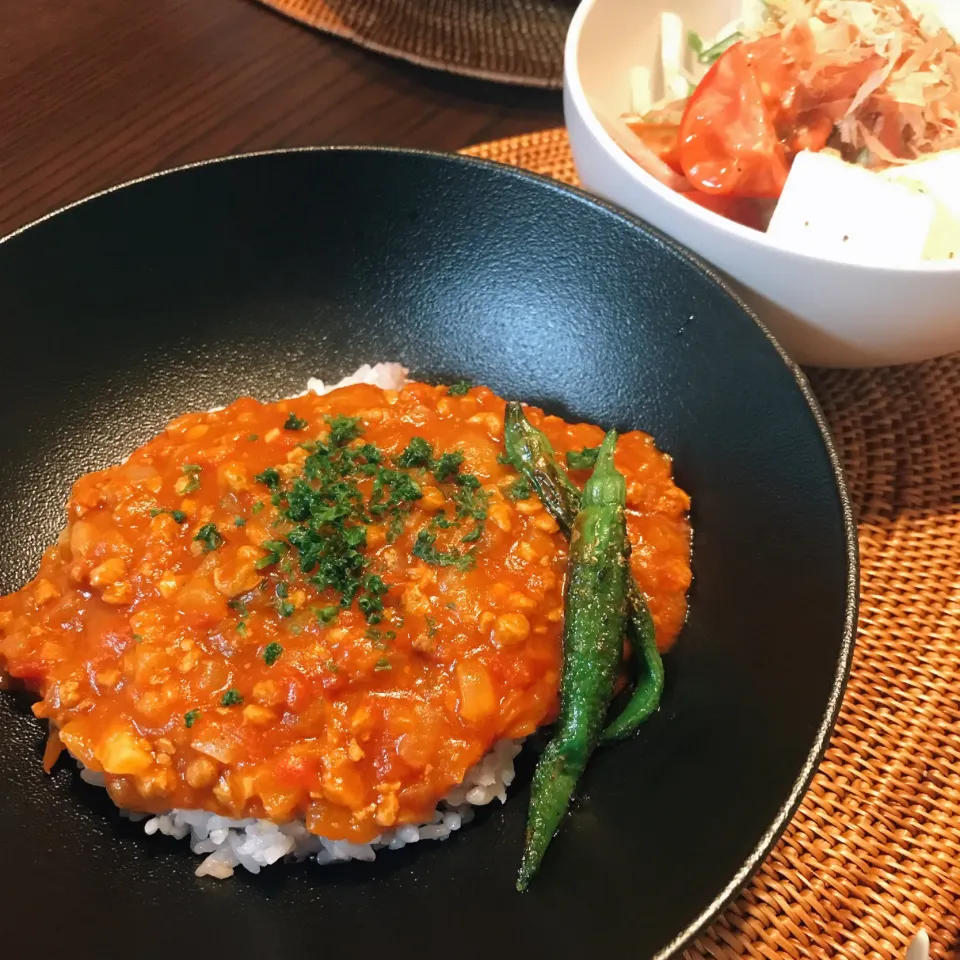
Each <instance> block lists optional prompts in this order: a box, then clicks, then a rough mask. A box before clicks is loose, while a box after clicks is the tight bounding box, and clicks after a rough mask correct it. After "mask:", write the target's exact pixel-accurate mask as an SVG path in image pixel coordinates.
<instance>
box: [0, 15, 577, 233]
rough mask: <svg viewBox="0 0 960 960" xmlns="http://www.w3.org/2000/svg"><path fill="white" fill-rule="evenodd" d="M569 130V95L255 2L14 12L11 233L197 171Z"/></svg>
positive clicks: (2, 122)
mask: <svg viewBox="0 0 960 960" xmlns="http://www.w3.org/2000/svg"><path fill="white" fill-rule="evenodd" d="M561 122H562V113H561V103H560V94H559V93H554V92H544V91H534V90H525V89H522V88H516V87H505V86H498V85H495V84H486V83H481V82H477V81H472V80H466V79H462V78H457V77H452V76H448V75H446V74H441V73H436V72H432V71H428V70H423V69H420V68H418V67H413V66H409V65H407V64H404V63H402V62H399V61H395V60H390V59H388V58H386V57H383V56H379V55H376V54H371V53H367V52H365V51H363V50H360V49H358V48H356V47H354V46H352V45H350V44H348V43H345V42H343V41H340V40H337V39H334V38H331V37H327V36H324V35H322V34H318V33H315V32H313V31H310V30H308V29H306V28H304V27H301V26H299V25H298V24H295V23H293V22H291V21H289V20H286V19H284V18H282V17H280V16H278V15H277V14H275V13H272V12H271V11H269V10H267V9H265V8H263V7H261V6H259V5H258V4H256V3H254V2H253V0H0V236H2V235H3V234H5V233H7V232H9V231H10V230H13V229H15V228H16V227H19V226H22V225H23V224H25V223H28V222H29V221H31V220H33V219H35V218H36V217H39V216H42V215H43V214H45V213H48V212H49V211H51V210H53V209H56V208H57V207H59V206H61V205H62V204H64V203H69V202H71V201H73V200H77V199H79V198H81V197H83V196H85V195H87V194H89V193H91V192H93V191H96V190H101V189H103V188H105V187H108V186H111V185H113V184H116V183H121V182H123V181H125V180H129V179H131V178H133V177H137V176H141V175H143V174H146V173H149V172H151V171H154V170H161V169H164V168H166V167H172V166H176V165H178V164H182V163H188V162H190V161H194V160H201V159H205V158H209V157H215V156H222V155H224V154H231V153H243V152H249V151H252V150H264V149H270V148H274V147H290V146H301V145H308V144H326V143H332V144H392V145H397V146H411V147H422V148H429V149H435V150H457V149H459V148H461V147H465V146H467V145H469V144H471V143H478V142H480V141H483V140H492V139H496V138H498V137H505V136H511V135H513V134H518V133H524V132H528V131H531V130H538V129H543V128H546V127H550V126H556V125H558V124H560V123H561Z"/></svg>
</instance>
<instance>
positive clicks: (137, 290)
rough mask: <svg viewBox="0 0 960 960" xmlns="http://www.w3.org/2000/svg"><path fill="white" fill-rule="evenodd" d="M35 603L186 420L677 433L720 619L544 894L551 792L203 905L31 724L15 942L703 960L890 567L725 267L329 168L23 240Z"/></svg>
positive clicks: (560, 860) (2, 724)
mask: <svg viewBox="0 0 960 960" xmlns="http://www.w3.org/2000/svg"><path fill="white" fill-rule="evenodd" d="M0 291H2V294H0V296H2V310H3V318H4V337H5V340H6V344H5V346H6V358H7V362H6V364H5V371H4V376H3V378H2V379H0V531H2V539H0V571H2V573H0V588H2V590H3V591H4V592H6V591H8V590H11V589H13V588H15V587H18V586H20V585H21V584H22V583H23V582H24V581H25V580H26V579H27V578H28V577H29V576H31V574H32V571H34V570H35V567H36V564H37V562H38V561H39V559H40V554H41V551H42V549H43V547H44V546H45V545H46V544H48V543H50V542H51V541H52V540H53V539H54V537H55V536H56V534H57V531H58V529H59V528H60V526H61V523H62V505H63V503H64V502H65V501H66V497H67V494H68V490H69V486H70V483H71V481H72V480H73V479H74V478H75V477H76V476H78V475H79V474H81V473H83V472H84V471H88V470H91V469H94V468H99V467H103V466H106V465H107V464H110V463H113V462H116V461H117V460H118V459H120V458H122V457H123V456H124V455H125V454H126V453H127V452H128V451H129V450H130V449H131V448H132V447H134V446H135V445H137V444H140V443H142V442H143V441H145V440H147V439H148V438H149V437H150V436H151V435H153V434H154V433H155V432H156V431H158V430H159V429H160V428H161V427H162V425H163V424H164V422H165V421H166V420H167V419H168V418H170V417H172V416H174V415H176V414H178V413H181V412H183V411H186V410H191V409H198V408H208V407H211V406H214V405H217V404H225V403H227V402H229V401H230V400H232V399H234V398H235V397H236V396H238V395H239V394H253V395H255V396H258V397H261V398H264V399H275V398H279V397H281V396H284V395H287V394H290V393H292V392H295V391H298V390H300V389H301V388H302V387H303V385H304V383H305V381H306V380H307V378H308V377H309V376H311V375H322V376H324V377H325V378H327V377H339V376H341V375H343V374H346V373H347V372H349V371H351V370H353V369H354V368H355V367H357V366H358V365H359V364H360V363H363V362H373V361H377V360H380V359H396V360H400V361H402V362H403V363H405V364H406V365H408V366H409V367H410V369H411V371H412V375H413V376H415V377H417V378H419V379H424V380H438V381H444V380H450V379H451V378H460V377H469V378H470V379H472V380H474V381H477V382H480V383H485V384H488V385H490V386H491V387H492V388H493V389H495V390H496V391H497V392H498V393H500V394H502V395H505V396H508V397H517V398H523V399H525V400H529V401H532V402H535V403H538V404H541V405H543V406H544V407H546V408H548V409H549V410H552V411H555V412H558V413H565V414H569V415H571V416H573V417H575V418H577V419H581V420H590V421H593V422H595V423H599V424H604V425H607V426H616V427H619V428H623V429H629V428H642V429H644V430H647V431H649V432H651V433H652V434H653V435H654V436H655V437H656V439H657V442H658V443H659V445H660V446H661V447H662V448H663V449H664V450H666V451H668V452H669V453H671V454H672V455H673V457H674V458H675V466H676V476H677V479H678V481H679V483H680V484H681V485H682V486H683V487H684V488H685V489H686V490H688V491H690V492H691V493H692V495H693V503H694V508H693V526H694V530H695V547H694V554H693V557H694V562H693V565H694V573H695V578H696V580H695V584H694V587H693V591H692V595H691V603H690V618H689V623H688V625H687V627H686V629H685V631H684V633H683V635H682V636H681V638H680V641H679V642H678V644H677V646H676V648H675V652H674V653H672V654H671V656H670V657H669V659H668V663H667V671H668V673H667V675H668V683H667V689H666V695H665V697H664V701H663V706H662V709H661V710H660V712H659V713H658V714H657V715H656V716H655V717H654V718H653V719H652V720H651V721H650V723H649V724H647V726H646V727H645V728H644V729H643V731H642V733H641V734H640V735H639V736H638V737H637V738H636V739H635V740H633V741H631V742H629V743H626V744H623V745H620V746H616V747H612V748H609V749H606V750H603V751H602V752H601V753H600V754H599V755H597V756H596V758H595V760H594V761H593V762H592V764H591V766H590V768H589V771H588V775H587V777H586V780H585V782H584V785H583V797H582V800H581V802H580V803H579V804H578V806H577V809H576V811H575V812H574V813H573V815H572V816H571V817H569V818H568V820H567V822H566V824H565V825H564V828H563V831H562V833H561V834H560V836H559V837H558V839H557V840H556V841H555V842H554V844H553V846H552V848H551V850H550V853H549V855H548V857H547V859H546V862H545V865H544V867H543V870H542V872H541V874H540V875H539V876H538V878H537V879H536V882H535V883H534V885H533V888H532V890H531V892H530V893H528V894H526V895H524V896H520V895H518V894H517V893H515V892H514V887H513V884H514V877H515V873H516V868H517V864H518V863H519V859H520V850H521V838H522V833H523V825H524V818H525V814H526V804H527V784H528V782H529V775H530V768H531V762H530V758H529V757H528V758H527V759H526V760H524V761H523V762H522V763H521V764H520V775H519V777H518V781H517V784H516V786H515V788H514V789H513V790H512V791H511V797H510V799H509V801H508V803H507V804H506V805H505V806H504V807H500V806H499V805H497V808H496V809H492V808H488V809H486V810H484V811H483V812H482V813H481V815H480V816H479V817H478V818H477V821H476V822H475V823H474V824H472V825H470V826H469V827H468V828H466V829H464V830H462V831H460V833H459V834H456V835H455V836H454V837H453V838H451V839H450V840H448V841H447V842H445V843H427V842H423V843H420V844H417V845H416V846H413V847H408V848H406V849H405V850H403V851H399V852H396V853H384V854H381V855H380V857H379V858H378V860H377V862H376V863H375V864H372V865H369V864H351V865H348V866H342V867H317V866H316V865H315V864H313V865H311V864H300V865H294V866H282V865H281V866H275V867H272V868H270V869H269V870H267V871H266V872H265V873H262V874H261V875H259V876H256V877H254V876H252V875H250V874H245V873H243V872H242V871H238V873H237V875H236V876H235V878H234V879H233V880H230V881H224V882H216V881H213V880H210V879H204V880H198V879H196V878H195V877H194V875H193V871H194V868H195V867H196V865H197V863H198V862H199V861H198V860H197V859H196V858H195V857H194V856H193V855H192V854H191V853H190V852H189V850H188V848H187V845H186V843H178V842H176V841H174V840H169V839H165V838H158V837H150V838H148V837H146V836H144V835H143V833H142V830H141V829H140V828H139V827H138V826H137V825H135V824H131V823H129V822H127V821H124V820H122V819H121V818H120V817H119V816H118V815H117V813H116V812H115V811H114V810H113V808H112V806H111V804H110V803H109V802H108V801H107V800H106V799H105V794H103V791H99V790H97V789H95V788H92V787H88V786H86V785H85V784H83V783H81V782H80V781H79V780H78V778H77V776H76V775H75V773H74V772H73V771H72V770H70V769H69V768H68V765H67V764H64V763H61V765H60V767H58V769H57V771H56V772H55V774H54V775H53V776H52V777H47V776H45V775H44V774H43V773H42V772H41V769H40V752H41V745H42V741H43V735H44V731H43V729H42V727H41V725H40V724H39V723H38V722H36V721H35V720H34V719H33V718H32V716H31V715H30V713H29V710H28V703H27V701H26V700H25V699H24V698H22V697H17V696H13V695H10V694H0V850H2V861H0V862H2V865H3V874H4V877H5V883H4V896H3V900H4V905H3V913H4V915H5V917H6V918H7V920H6V923H5V924H4V931H3V934H2V937H3V944H4V947H5V948H6V950H7V953H8V954H9V955H10V956H11V957H13V956H17V955H20V951H24V952H25V951H26V950H27V949H29V948H35V947H36V946H37V945H38V944H43V943H46V942H48V941H49V938H50V937H56V939H57V942H58V943H62V944H64V945H67V946H69V950H70V953H71V955H72V956H75V957H97V958H103V957H112V956H117V957H120V956H122V957H124V958H128V957H130V956H136V957H137V958H138V960H153V958H161V957H162V958H164V960H168V958H169V957H171V956H176V955H180V956H193V957H217V958H222V960H227V958H229V960H247V958H254V957H256V958H262V957H278V958H283V960H307V958H310V960H315V958H316V957H319V956H323V955H331V952H332V951H335V953H333V955H335V956H341V957H342V956H354V955H356V956H362V957H368V956H369V957H385V956H397V955H399V956H426V957H441V956H443V957H456V958H458V960H460V958H464V960H467V958H475V957H476V958H481V957H482V958H485V960H486V958H489V957H491V956H499V955H501V954H502V955H505V956H510V957H540V956H553V957H562V958H566V957H581V958H586V957H593V956H599V955H606V956H624V957H630V958H632V960H641V958H647V957H650V956H654V955H656V956H661V957H662V956H665V955H667V954H668V953H670V952H671V951H674V950H676V949H677V948H678V947H679V946H680V945H681V944H682V943H684V942H685V941H686V940H687V939H688V938H689V937H691V936H692V935H693V933H694V932H695V931H696V930H697V929H698V928H699V927H701V926H702V925H703V924H704V923H705V922H707V921H708V920H709V919H710V918H711V917H712V916H713V915H715V914H716V913H717V912H718V911H719V910H720V909H721V907H722V906H723V905H724V903H725V902H727V901H728V900H729V899H730V898H731V897H732V896H733V895H734V894H735V893H736V891H737V890H738V889H739V888H740V887H741V886H742V885H743V883H744V882H745V881H746V879H747V878H748V877H749V876H750V874H751V873H752V872H753V871H754V870H755V869H756V868H757V867H758V866H759V864H760V862H761V861H762V858H763V857H764V855H765V854H766V852H767V851H768V850H769V848H770V846H771V845H772V844H773V842H774V840H775V839H776V837H777V835H778V833H779V832H780V831H781V830H782V828H783V827H784V825H785V824H786V822H787V820H788V818H789V817H790V815H791V813H792V812H793V810H794V809H795V807H796V805H797V804H798V803H799V800H800V797H801V795H802V793H803V790H804V788H805V787H806V785H807V783H808V781H809V779H810V777H811V775H812V771H813V769H814V767H815V765H816V763H817V761H818V759H819V757H820V754H821V751H822V750H823V747H824V744H825V738H826V737H827V735H828V732H829V730H830V727H831V724H832V722H833V719H834V715H835V712H836V710H837V707H838V704H839V699H840V696H841V692H842V687H843V682H844V679H845V675H846V671H847V667H848V663H849V658H850V651H851V643H852V630H853V624H854V619H855V607H856V546H855V539H854V531H853V526H852V523H851V518H850V511H849V506H848V503H847V500H846V496H845V493H844V489H843V486H842V482H841V480H840V477H839V474H838V468H837V462H836V457H835V455H834V452H833V450H832V448H831V445H830V441H829V439H828V437H827V435H826V433H825V431H824V426H823V421H822V418H821V416H820V413H819V412H818V410H817V408H816V405H815V403H814V401H813V399H812V397H811V396H810V393H809V391H808V388H807V385H806V383H805V381H804V380H803V378H802V377H801V376H800V375H799V374H798V372H797V371H796V370H795V369H794V368H793V367H792V366H791V365H790V364H789V363H788V362H787V361H786V360H785V359H784V357H783V356H782V354H781V353H780V351H779V349H778V348H777V346H776V345H775V344H774V343H773V342H772V341H771V340H770V338H769V337H768V336H767V334H766V333H765V332H764V330H763V329H762V328H761V327H760V326H759V325H758V324H757V323H756V322H755V321H754V319H753V318H752V317H751V316H750V315H749V314H748V313H747V311H746V310H745V309H744V308H743V307H742V305H741V304H740V303H739V302H738V301H737V300H735V299H734V297H732V296H731V295H730V294H729V293H728V292H727V291H726V290H725V289H724V288H723V287H721V286H720V284H719V283H718V282H717V281H716V280H715V279H713V278H712V277H711V276H710V275H709V274H708V273H707V272H706V271H705V270H704V269H702V268H701V267H700V266H698V265H697V264H696V263H695V262H693V261H692V260H691V259H689V258H688V257H687V256H686V255H684V254H683V253H681V252H680V251H678V250H677V249H676V248H675V247H673V246H672V245H671V244H670V243H668V242H666V241H664V240H663V239H661V238H660V237H658V236H657V235H655V234H654V233H652V232H651V231H649V230H647V229H646V228H644V227H643V226H641V225H639V224H638V223H636V222H635V221H631V220H630V219H628V218H626V217H624V216H622V215H620V214H618V213H616V212H613V211H611V210H609V209H607V208H605V207H603V206H602V205H600V204H598V203H596V202H594V201H592V200H590V199H588V198H586V197H584V196H582V195H579V194H577V193H575V192H573V191H570V190H566V189H563V188H561V187H558V186H556V185H555V184H552V183H548V182H547V181H544V180H538V179H537V178H534V177H530V176H526V175H522V174H519V173H516V172H513V171H510V170H507V169H506V168H502V167H497V166H493V165H490V164H485V163H481V162H477V161H468V160H462V159H454V158H449V157H436V156H429V155H423V154H415V153H400V152H392V151H379V150H319V151H307V152H292V153H282V154H274V155H264V156H255V157H248V158H243V159H236V160H230V161H226V162H217V163H212V164H207V165H201V166H197V167H192V168H189V169H185V170H181V171H178V172H175V173H172V174H169V175H165V176H161V177H157V178H152V179H147V180H144V181H141V182H138V183H135V184H132V185H130V186H127V187H124V188H122V189H119V190H115V191H112V192H108V193H106V194H104V195H101V196H99V197H97V198H95V199H93V200H91V201H88V202H85V203H83V204H80V205H77V206H74V207H72V208H70V209H68V210H65V211H63V212H61V213H59V214H57V215H56V216H53V217H51V218H48V219H46V220H44V221H42V222H40V223H38V224H36V225H34V226H32V227H30V228H29V229H27V230H24V231H21V232H20V233H19V234H17V235H15V236H13V237H10V238H9V239H7V240H6V241H5V242H4V243H2V244H0Z"/></svg>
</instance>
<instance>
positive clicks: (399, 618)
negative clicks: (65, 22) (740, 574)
mask: <svg viewBox="0 0 960 960" xmlns="http://www.w3.org/2000/svg"><path fill="white" fill-rule="evenodd" d="M503 415H504V401H503V400H501V399H500V398H498V397H497V396H495V395H494V394H493V393H492V392H491V391H490V390H488V389H486V388H484V387H474V388H467V386H466V385H465V384H455V385H454V386H452V387H446V386H429V385H426V384H422V383H409V384H407V385H406V386H405V387H404V388H403V389H402V390H400V391H390V390H383V389H381V388H379V387H374V386H368V385H355V386H349V387H343V388H340V389H338V390H335V391H333V392H332V393H329V394H326V395H323V396H318V395H306V396H303V397H298V398H295V399H291V400H285V401H281V402H278V403H259V402H257V401H256V400H252V399H249V398H245V399H241V400H238V401H237V402H235V403H233V404H232V405H231V406H229V407H227V408H225V409H223V410H218V411H215V412H209V413H191V414H188V415H185V416H182V417H179V418H178V419H176V420H174V421H173V422H172V423H170V424H169V425H168V426H167V428H166V429H165V430H164V432H163V433H162V434H161V435H160V436H159V437H157V438H156V439H154V440H152V441H150V442H149V443H147V444H146V445H145V446H143V447H140V448H139V449H138V450H136V451H135V452H134V453H133V454H132V455H131V456H130V458H129V459H128V460H127V461H126V462H125V463H123V464H121V465H119V466H115V467H111V468H109V469H107V470H103V471H100V472H97V473H92V474H89V475H87V476H84V477H81V478H80V479H79V480H78V481H77V482H76V484H75V485H74V488H73V492H72V495H71V497H70V501H69V504H68V508H67V510H68V523H67V526H66V529H65V530H64V531H63V533H62V535H61V536H60V538H59V540H58V542H57V543H56V544H55V545H54V546H52V547H50V548H49V549H48V550H47V551H46V553H45V554H44V557H43V560H42V562H41V565H40V570H39V573H38V574H37V577H36V578H35V579H34V580H33V581H31V582H30V583H29V584H27V585H26V586H25V587H24V588H23V589H21V590H20V591H18V592H16V593H14V594H11V595H9V596H6V597H3V598H2V599H0V664H3V665H4V666H5V669H6V670H7V672H8V673H9V674H10V675H11V676H12V677H14V678H19V679H20V680H22V681H23V682H24V684H25V685H26V686H27V687H29V688H30V689H31V690H33V691H35V692H36V693H37V694H38V695H39V697H40V700H39V701H38V702H37V703H36V704H35V705H34V707H33V710H34V713H35V714H36V715H37V716H38V717H42V718H46V719H48V720H49V721H50V724H51V730H52V731H53V733H52V734H51V742H50V745H49V747H48V751H47V757H46V762H47V766H48V767H49V766H52V763H53V762H54V761H55V759H56V757H57V755H58V753H59V750H60V748H61V745H62V746H65V747H66V748H67V749H68V750H69V751H70V753H71V754H73V756H75V757H76V758H77V759H78V760H80V761H81V762H82V763H83V764H84V765H86V766H87V767H88V768H90V769H92V770H94V771H98V772H101V773H102V774H103V776H104V780H105V782H106V786H107V789H108V790H109V792H110V795H111V797H112V799H113V800H114V802H115V803H116V804H117V805H118V806H121V807H125V808H129V809H133V810H140V811H147V812H162V811H166V810H169V809H171V808H188V809H202V810H207V811H210V812H213V813H218V814H221V815H223V816H227V817H231V818H241V817H264V818H268V819H271V820H274V821H276V822H284V821H289V820H291V819H294V818H304V819H305V821H306V825H307V828H308V829H309V830H311V831H312V832H314V833H316V834H319V835H322V836H325V837H328V838H332V839H349V840H352V841H354V842H365V841H369V840H370V839H372V838H374V837H375V836H377V835H378V834H379V833H381V832H382V831H383V830H384V829H387V828H390V827H394V826H397V825H400V824H404V823H418V822H423V821H427V820H429V819H430V817H431V815H432V813H433V810H434V808H435V807H436V805H437V803H438V802H439V801H440V800H441V799H442V798H443V797H444V796H445V795H446V794H447V793H448V792H449V791H450V790H451V788H452V787H454V786H455V785H456V784H458V783H459V782H460V781H462V780H463V778H464V774H465V772H466V771H467V770H468V768H469V767H471V766H472V765H473V764H475V763H476V762H477V761H479V760H480V759H481V758H482V757H483V755H484V754H485V753H486V752H488V751H489V750H490V749H491V747H492V746H493V745H494V744H495V743H496V742H497V741H498V740H500V739H502V738H520V737H524V736H526V735H528V734H529V733H531V732H532V731H534V730H535V729H536V728H537V727H538V726H540V725H541V724H544V723H547V722H550V721H551V720H552V719H553V718H554V716H555V714H556V710H557V701H558V689H559V680H560V671H561V659H562V657H561V648H562V629H563V588H564V576H565V570H566V566H567V546H566V543H565V541H564V538H563V535H562V534H561V532H560V531H559V530H558V528H557V524H556V522H555V521H554V520H553V518H552V517H551V516H550V515H549V514H548V513H547V512H546V511H545V510H544V509H543V507H542V505H541V504H540V501H539V500H538V499H537V497H536V496H535V495H534V494H533V492H532V491H531V490H530V489H529V487H528V486H527V484H526V482H525V481H523V480H522V479H521V478H520V476H519V474H518V473H517V472H516V471H515V470H514V469H513V468H512V467H511V466H509V465H508V464H507V462H506V459H505V457H504V450H503V438H502V432H503ZM529 416H530V418H531V420H532V421H533V422H534V423H535V424H536V425H537V426H539V427H541V429H543V430H544V431H545V432H546V434H547V435H548V436H549V438H550V440H551V441H552V443H553V444H554V446H555V448H556V450H557V452H558V454H559V455H563V454H567V453H569V454H570V459H569V462H570V464H571V466H572V467H573V468H574V469H573V470H572V476H573V477H574V478H575V479H576V480H577V481H578V482H580V483H582V482H583V481H584V480H585V479H586V477H587V476H588V471H589V465H590V451H591V449H592V448H594V447H595V446H596V445H597V444H599V442H600V441H601V439H602V437H603V431H602V430H601V429H600V428H599V427H595V426H590V425H586V424H579V425H571V424H568V423H565V422H564V421H562V420H560V419H558V418H556V417H551V416H545V415H544V414H543V413H541V412H540V411H538V410H534V409H531V410H529ZM616 462H617V466H618V467H619V469H620V470H621V471H622V472H623V474H624V475H625V477H626V480H627V486H628V531H629V538H630V541H631V543H632V547H633V552H632V559H631V564H632V568H633V572H634V574H635V576H636V578H637V580H638V582H639V584H640V586H641V588H642V589H643V591H644V592H645V593H646V594H647V596H648V598H649V602H650V607H651V610H652V613H653V616H654V619H655V623H656V627H657V634H658V642H659V644H660V645H661V647H662V648H664V649H665V648H666V647H668V646H669V645H670V643H671V642H672V641H673V639H674V638H675V636H676V634H677V632H678V631H679V629H680V627H681V626H682V624H683V620H684V617H685V612H686V590H687V587H688V586H689V583H690V566H689V550H690V531H689V527H688V524H687V519H686V515H687V510H688V507H689V500H688V498H687V496H686V494H685V493H684V492H683V491H681V490H680V489H678V488H677V487H676V486H675V485H674V483H673V480H672V476H671V463H670V460H669V458H668V457H666V456H664V455H663V454H661V453H660V452H659V451H658V450H657V449H656V448H655V446H654V445H653V441H652V440H651V438H650V437H648V436H646V435H645V434H643V433H628V434H625V435H624V436H622V437H621V438H620V440H619V443H618V446H617V451H616Z"/></svg>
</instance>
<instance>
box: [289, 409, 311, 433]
mask: <svg viewBox="0 0 960 960" xmlns="http://www.w3.org/2000/svg"><path fill="white" fill-rule="evenodd" d="M306 426H307V421H306V420H301V419H300V417H298V416H297V415H296V414H295V413H294V412H293V411H292V410H291V411H290V416H289V417H287V419H286V420H285V421H284V424H283V429H284V430H304V429H306Z"/></svg>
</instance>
